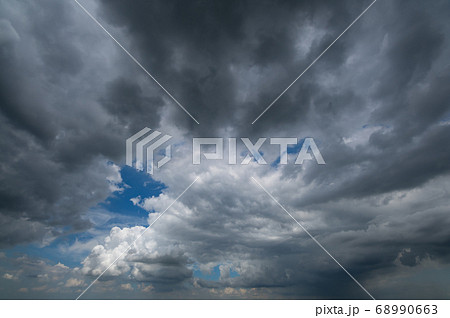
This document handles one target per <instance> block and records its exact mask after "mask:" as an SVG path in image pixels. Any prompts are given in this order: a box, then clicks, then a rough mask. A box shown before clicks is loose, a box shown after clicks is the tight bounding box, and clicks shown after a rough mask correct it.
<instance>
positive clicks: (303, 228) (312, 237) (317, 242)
mask: <svg viewBox="0 0 450 318" xmlns="http://www.w3.org/2000/svg"><path fill="white" fill-rule="evenodd" d="M252 179H253V181H254V182H255V183H256V184H257V185H259V186H260V187H261V189H263V190H264V192H265V193H267V195H268V196H269V197H271V198H272V200H273V201H275V203H276V204H278V206H279V207H280V208H282V209H283V211H284V212H286V213H287V214H288V215H289V216H290V217H291V218H292V219H293V220H294V221H295V223H297V224H298V225H299V226H300V227H301V228H302V230H303V231H305V233H306V234H308V235H309V237H310V238H311V239H312V240H313V241H314V242H315V243H316V244H317V245H318V246H319V247H320V248H321V249H322V250H323V251H324V252H325V253H327V254H328V256H330V257H331V258H332V259H333V261H335V262H336V264H338V265H339V266H340V267H341V268H342V269H343V270H344V272H346V273H347V275H348V276H350V278H351V279H353V281H354V282H355V283H356V284H358V286H359V287H361V288H362V290H364V291H365V292H366V294H367V295H369V296H370V298H372V299H373V300H375V298H374V297H373V296H372V295H371V294H370V293H369V292H368V291H367V289H365V288H364V286H363V285H361V284H360V283H359V282H358V281H357V280H356V278H355V277H353V276H352V274H350V273H349V272H348V271H347V270H346V269H345V268H344V266H342V265H341V263H339V262H338V261H337V260H336V259H335V258H334V257H333V255H331V254H330V252H328V251H327V249H326V248H325V247H323V245H322V244H320V243H319V241H317V240H316V238H315V237H314V236H312V235H311V233H309V231H308V230H307V229H306V228H305V227H304V226H303V225H302V224H301V223H300V222H298V221H297V220H296V219H295V218H294V217H293V216H292V214H291V213H289V212H288V210H286V209H285V208H284V206H282V205H281V203H280V202H278V201H277V199H275V198H274V197H273V196H272V195H271V194H270V193H269V191H267V190H266V189H265V188H264V187H263V186H262V185H261V183H259V182H258V181H257V180H256V179H255V178H253V177H252Z"/></svg>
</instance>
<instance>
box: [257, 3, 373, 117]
mask: <svg viewBox="0 0 450 318" xmlns="http://www.w3.org/2000/svg"><path fill="white" fill-rule="evenodd" d="M376 1H377V0H374V1H373V2H372V3H371V4H370V5H369V6H368V7H367V8H366V10H364V11H363V12H362V13H361V14H360V15H359V16H358V17H357V18H356V19H355V20H354V21H353V22H352V23H350V25H349V26H348V27H347V28H346V29H345V30H344V31H343V32H342V33H341V34H340V35H339V36H338V37H337V38H336V40H334V41H333V42H332V43H331V44H330V45H328V47H327V48H326V49H325V50H324V51H323V52H322V53H320V55H319V56H318V57H317V58H316V59H315V60H314V61H312V63H311V64H309V66H308V67H307V68H306V69H305V70H304V71H303V72H302V73H301V74H300V75H299V76H298V77H297V78H296V79H295V80H294V81H293V82H292V83H291V85H289V86H288V87H287V88H286V89H285V90H284V91H283V92H282V93H281V94H280V95H278V97H277V98H275V100H274V101H273V102H271V103H270V105H269V106H267V107H266V109H264V111H263V112H262V113H261V114H260V115H259V116H258V117H256V119H255V120H254V121H253V122H252V125H253V124H254V123H256V121H257V120H258V119H259V118H260V117H261V116H262V115H264V113H265V112H266V111H268V110H269V108H270V107H272V105H273V104H275V103H276V101H277V100H278V99H280V97H281V96H283V95H284V93H286V92H287V90H288V89H289V88H291V86H292V85H294V84H295V82H297V80H298V79H299V78H300V77H302V76H303V74H305V73H306V71H307V70H309V68H310V67H311V66H313V65H314V63H316V62H317V61H318V60H319V59H320V58H321V57H322V55H324V54H325V52H326V51H328V49H329V48H330V47H332V46H333V44H334V43H336V41H337V40H339V38H340V37H341V36H342V35H344V33H345V32H347V30H348V29H350V28H351V27H352V25H353V24H355V22H356V21H358V20H359V18H361V17H362V16H363V14H364V13H366V12H367V10H369V8H370V7H371V6H372V5H373V4H374V3H375V2H376Z"/></svg>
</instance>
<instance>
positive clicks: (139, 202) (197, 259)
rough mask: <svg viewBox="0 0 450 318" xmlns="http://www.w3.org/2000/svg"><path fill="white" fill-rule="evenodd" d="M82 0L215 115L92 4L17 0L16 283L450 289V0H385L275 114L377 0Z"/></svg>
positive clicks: (154, 294) (2, 219) (24, 292)
mask: <svg viewBox="0 0 450 318" xmlns="http://www.w3.org/2000/svg"><path fill="white" fill-rule="evenodd" d="M79 2H80V4H82V5H83V6H85V8H86V9H87V10H88V11H89V12H90V13H91V14H92V16H93V17H95V18H96V19H98V21H99V23H101V25H102V26H103V27H104V28H105V29H106V30H108V32H110V34H111V35H112V36H114V38H115V39H116V40H117V41H118V42H119V43H120V44H121V45H122V46H123V47H124V48H126V49H127V50H128V51H129V52H130V53H131V54H132V55H133V56H134V57H135V59H136V60H137V61H139V62H140V63H141V65H142V66H143V67H144V68H145V69H146V70H148V72H150V73H151V74H152V76H154V78H155V79H156V80H157V81H158V82H159V83H160V84H161V85H162V86H163V87H164V88H165V89H167V91H168V92H170V94H171V95H172V96H173V97H174V98H175V99H176V100H177V101H178V102H179V103H180V104H181V105H183V107H185V108H186V110H187V111H188V112H189V113H190V114H191V115H192V116H193V117H194V118H195V119H196V120H197V121H198V123H196V122H195V121H194V120H193V119H192V118H191V117H190V116H188V114H187V113H186V112H184V111H183V110H182V109H181V108H180V107H179V105H177V103H176V102H175V101H174V100H173V99H172V98H171V97H170V96H169V95H168V94H167V93H166V92H165V91H164V90H163V89H162V88H161V87H160V86H158V84H157V83H156V82H155V81H154V80H152V79H151V78H150V77H149V76H148V75H147V74H146V73H145V72H144V71H143V69H142V68H141V67H139V66H138V65H137V64H136V63H135V62H134V61H133V60H132V59H131V58H130V56H128V55H127V54H126V53H125V52H124V50H122V49H121V48H120V47H119V45H117V43H115V42H114V41H113V40H112V39H111V37H109V36H108V34H106V33H105V32H104V30H102V29H101V27H100V26H99V25H97V24H96V23H95V22H94V21H93V20H92V19H91V18H90V17H89V16H88V15H87V14H86V13H85V12H84V11H83V10H82V9H81V8H80V6H79V5H78V4H77V3H76V2H75V1H73V0H65V1H58V0H42V1H36V0H23V1H7V0H0V8H1V9H0V68H1V70H2V71H1V73H0V149H1V151H0V298H1V299H75V298H77V297H78V296H79V295H80V294H81V293H82V292H84V291H85V293H84V294H83V295H82V297H81V299H370V295H369V294H368V293H367V292H366V291H368V292H369V293H370V294H371V295H373V297H374V298H376V299H433V298H434V299H448V298H450V287H449V286H450V284H449V283H450V281H449V277H450V218H449V213H450V208H449V207H450V195H449V192H450V177H449V171H450V143H449V142H448V140H449V139H450V98H449V97H450V94H449V90H448V87H449V85H450V64H449V61H448V56H450V37H449V34H450V33H449V31H450V21H449V19H448V14H447V12H448V11H449V10H450V3H449V2H448V1H433V2H432V3H426V2H424V1H406V0H394V1H387V0H378V1H376V2H375V3H374V4H373V5H372V6H371V7H370V9H369V10H367V12H366V13H365V14H364V15H363V16H362V17H361V18H360V19H359V20H358V21H357V22H355V23H354V25H352V27H351V28H349V29H348V31H346V32H345V33H344V34H343V35H342V36H341V37H340V38H339V39H338V40H337V41H336V42H335V43H334V44H333V45H332V46H331V47H330V48H329V49H328V50H327V51H326V52H325V53H324V54H323V55H322V56H321V58H320V59H319V60H317V61H316V62H315V63H314V64H313V65H312V66H311V68H309V69H308V70H307V72H305V73H304V75H302V77H301V78H299V79H298V81H296V82H295V83H294V84H293V85H292V86H291V87H290V88H289V90H288V91H286V93H285V94H283V95H282V96H281V97H280V98H279V99H278V100H277V101H276V102H275V103H274V104H273V106H272V107H271V108H270V109H269V110H268V111H267V112H265V113H264V114H263V115H262V116H261V117H260V118H259V119H258V120H257V121H256V122H254V120H255V119H256V118H257V117H258V116H259V115H260V114H261V113H262V112H263V111H264V109H266V107H267V106H268V105H269V104H270V103H271V102H272V101H274V99H275V98H277V96H279V95H280V93H281V92H283V91H284V90H285V89H286V88H287V87H288V86H289V85H290V84H291V83H292V82H293V81H294V80H295V79H296V78H297V77H298V76H299V75H300V74H301V73H302V72H303V71H304V70H305V69H306V68H307V67H308V66H309V65H311V63H312V62H313V61H314V60H315V59H316V58H317V57H318V56H319V55H320V54H321V53H322V52H323V51H324V50H325V49H326V48H327V47H328V46H329V45H330V44H331V43H332V42H333V41H334V40H335V39H336V38H337V37H338V36H339V35H340V34H341V33H342V32H343V31H344V30H345V29H346V28H347V27H348V26H349V25H350V24H351V23H352V22H353V21H354V20H355V19H356V18H357V17H358V16H359V15H360V14H361V13H362V12H363V11H364V10H365V9H366V8H367V7H368V6H369V5H370V4H371V2H372V1H365V0H363V1H355V0H345V1H200V0H199V1H144V0H139V1H133V2H125V1H120V0H108V1H106V0H94V1H85V0H84V1H82V0H79ZM252 122H254V123H253V124H252ZM145 127H149V128H151V129H152V130H158V131H160V132H161V133H163V134H168V135H170V136H172V139H171V140H170V142H169V143H170V144H171V147H172V148H171V149H172V159H171V160H170V161H169V162H168V163H167V164H165V165H164V166H163V167H161V168H160V169H155V172H154V174H153V175H150V174H147V173H145V172H142V171H137V170H136V169H134V168H133V167H128V166H126V165H125V155H126V153H125V141H126V139H127V138H129V137H130V136H132V135H133V134H135V133H137V132H138V131H140V130H141V129H143V128H145ZM202 137H204V138H206V137H208V138H224V147H225V153H226V154H227V151H228V138H236V139H237V147H238V150H237V154H238V160H237V163H238V164H236V165H230V164H229V163H228V162H227V160H225V159H224V160H206V159H205V157H202V161H201V163H200V164H199V165H194V164H193V161H192V159H193V158H192V153H193V150H192V140H193V138H202ZM277 137H278V138H280V137H291V138H297V140H298V144H297V145H292V147H290V148H289V150H288V164H287V165H282V164H280V158H279V156H280V153H279V151H280V150H279V147H278V146H276V145H271V144H270V142H269V140H270V138H277ZM240 138H249V139H250V140H251V141H252V142H253V143H256V141H257V140H258V138H267V140H266V142H265V143H264V144H263V146H262V147H261V149H260V151H261V153H262V154H263V156H264V159H265V160H266V161H267V164H266V165H260V164H258V163H257V162H256V161H255V160H252V161H251V162H250V163H249V164H244V165H243V164H241V162H242V160H243V159H244V158H245V157H246V156H247V154H249V152H248V149H246V148H245V146H244V144H243V142H242V141H241V139H240ZM305 138H313V139H314V141H315V143H316V144H317V147H318V149H319V150H320V153H321V154H322V156H323V158H324V161H325V162H326V164H325V165H320V164H318V163H317V161H316V160H306V161H305V162H304V163H303V164H302V165H296V164H294V162H295V159H296V156H297V154H298V151H299V150H300V148H301V146H302V143H303V141H304V140H305ZM207 151H208V150H207ZM209 151H211V149H210V150H209ZM250 158H252V157H250ZM313 159H314V158H313ZM196 178H198V179H196ZM195 180H197V181H195ZM254 180H256V181H257V182H255V181H254ZM194 181H195V182H194ZM192 182H194V184H192ZM258 183H259V184H260V185H261V186H260V185H258ZM191 184H192V186H190V187H189V189H187V188H188V186H189V185H191ZM263 188H264V189H265V190H266V191H267V192H268V193H270V194H271V195H272V196H273V197H274V198H275V199H276V200H277V201H278V202H279V203H280V204H281V205H282V206H283V207H284V208H285V209H286V211H288V212H289V213H290V214H291V215H292V217H293V218H295V219H296V220H297V221H298V222H299V223H300V224H301V225H302V226H304V228H305V229H306V230H307V231H308V232H309V233H310V234H311V235H312V236H313V237H314V238H315V239H316V240H317V242H320V244H322V246H323V247H324V248H325V249H326V250H327V251H329V253H330V254H331V255H332V256H333V257H334V258H335V259H336V260H337V261H339V263H340V264H341V265H342V266H343V267H344V268H345V269H346V270H347V271H348V272H349V273H350V274H351V275H352V276H353V277H354V278H355V280H357V281H358V282H359V283H360V284H361V285H362V286H363V287H364V288H365V289H366V291H365V290H364V289H363V288H361V287H360V286H359V285H358V284H357V283H356V282H355V281H354V280H353V279H352V278H351V277H350V276H349V275H347V273H346V272H345V271H344V270H343V269H342V268H341V267H340V266H339V265H338V264H337V263H336V262H335V261H334V260H333V259H332V258H331V257H330V256H329V255H327V254H326V253H325V252H324V250H322V249H321V248H320V246H318V244H317V243H316V242H315V241H313V240H312V239H311V237H310V236H309V235H308V233H306V232H305V231H304V230H303V229H302V228H301V227H300V226H299V225H298V224H297V223H296V222H295V221H294V220H293V218H291V217H290V216H289V215H288V214H287V213H286V212H285V211H284V210H283V209H282V208H281V207H280V206H279V205H278V204H277V203H276V202H274V200H272V198H271V197H270V196H269V195H268V194H267V193H266V192H265V191H264V189H263ZM186 189H187V190H186ZM185 190H186V192H185V193H184V194H183V195H182V196H181V197H179V195H180V194H182V193H183V191H185ZM178 197H179V198H178ZM177 198H178V199H177ZM169 206H170V208H169V209H167V208H168V207H169ZM153 222H154V223H153ZM152 223H153V224H152ZM149 224H152V226H151V227H150V228H148V226H149ZM144 231H145V233H144ZM141 235H142V236H141ZM130 244H131V246H130ZM127 248H128V250H127ZM122 253H123V254H122ZM119 256H120V257H119ZM116 258H118V259H117V261H116V262H115V263H114V264H113V265H111V264H112V263H113V261H114V260H115V259H116ZM110 265H111V266H110ZM108 266H110V267H109V268H108ZM106 268H108V270H107V271H106V272H104V273H103V275H102V276H101V277H100V278H99V279H98V280H96V279H97V278H98V277H99V275H100V274H102V272H103V271H104V270H105V269H106ZM95 280H96V281H95ZM94 281H95V283H94V284H93V285H92V286H91V287H89V286H90V284H91V283H92V282H94ZM88 287H89V288H88ZM87 288H88V289H87ZM86 289H87V290H86Z"/></svg>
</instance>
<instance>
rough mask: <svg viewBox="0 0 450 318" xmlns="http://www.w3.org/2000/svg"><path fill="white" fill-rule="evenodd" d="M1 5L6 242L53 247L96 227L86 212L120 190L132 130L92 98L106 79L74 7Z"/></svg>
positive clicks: (0, 207) (1, 210) (0, 214)
mask: <svg viewBox="0 0 450 318" xmlns="http://www.w3.org/2000/svg"><path fill="white" fill-rule="evenodd" d="M1 6H2V8H3V9H2V13H1V14H0V19H1V21H2V27H1V38H2V42H1V43H0V45H1V57H2V58H1V60H0V66H1V69H2V74H1V76H0V84H1V90H0V107H1V112H0V122H1V126H0V127H1V128H0V134H1V139H0V143H1V149H2V151H1V154H0V161H1V166H0V170H1V177H0V178H1V185H0V198H1V201H0V219H1V221H0V223H1V230H0V232H1V240H0V245H1V247H8V246H12V245H15V244H20V243H27V242H35V241H38V242H39V241H40V242H44V243H48V242H49V241H51V240H52V239H53V238H54V237H56V236H58V235H61V234H67V233H70V232H73V231H80V230H83V229H87V228H89V227H90V222H89V221H87V219H86V218H85V217H84V216H83V215H84V214H85V213H86V212H87V210H88V209H89V208H90V207H92V206H93V205H95V204H97V203H98V202H100V201H101V200H102V199H104V198H105V197H106V196H107V195H108V194H109V193H110V191H109V189H108V182H107V181H106V179H105V178H106V177H107V176H108V175H111V174H113V172H112V170H111V167H108V166H107V165H106V162H107V161H108V160H114V159H117V158H119V157H120V155H121V152H120V150H119V147H120V141H118V139H117V137H118V136H119V138H120V134H121V133H122V132H121V130H122V128H121V127H120V126H118V125H117V124H113V121H112V119H110V118H108V116H106V115H105V114H103V113H102V111H101V108H100V107H97V106H96V105H95V104H94V103H95V100H92V99H91V98H92V96H89V97H87V95H89V94H91V93H90V92H87V91H86V90H85V88H86V87H89V88H90V89H95V87H97V89H98V90H103V89H104V88H105V83H102V84H97V80H98V79H95V77H92V76H89V75H87V74H86V72H89V69H90V68H91V67H92V61H91V60H90V59H89V58H87V57H86V56H85V53H83V51H82V46H81V45H80V30H79V25H77V24H78V22H77V20H76V16H74V10H73V9H74V7H73V6H72V5H70V4H69V5H68V4H67V3H63V2H59V1H42V2H39V3H37V2H34V1H27V2H21V3H11V2H2V4H1ZM24 17H27V18H26V19H25V18H24ZM75 25H76V26H75ZM77 28H78V29H77ZM83 41H89V38H88V37H86V36H85V37H83ZM97 65H100V64H97ZM86 76H88V80H92V81H93V82H91V83H86V82H85V81H84V80H83V77H86ZM83 96H85V98H83ZM97 96H98V95H97ZM97 98H98V97H97ZM118 155H119V156H118Z"/></svg>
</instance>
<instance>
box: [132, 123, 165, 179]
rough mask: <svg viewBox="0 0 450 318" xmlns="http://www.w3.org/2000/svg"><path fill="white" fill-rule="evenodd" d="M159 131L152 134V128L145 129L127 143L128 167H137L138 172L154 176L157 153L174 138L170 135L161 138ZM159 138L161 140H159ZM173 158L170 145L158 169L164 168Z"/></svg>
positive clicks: (158, 163)
mask: <svg viewBox="0 0 450 318" xmlns="http://www.w3.org/2000/svg"><path fill="white" fill-rule="evenodd" d="M160 135H161V133H160V132H159V131H156V130H154V131H153V132H151V129H150V128H147V127H145V128H144V129H142V130H141V131H139V132H138V133H136V134H134V135H133V136H131V137H130V138H128V139H127V141H126V165H127V166H130V167H133V166H134V167H135V168H136V170H139V171H144V167H146V168H147V169H146V171H147V173H149V174H153V168H154V164H153V161H154V158H155V151H156V150H157V149H158V148H159V147H160V146H162V145H163V144H164V143H165V142H167V141H168V140H169V139H171V138H172V136H169V135H163V136H161V137H160ZM158 137H159V138H158ZM171 158H172V147H171V145H168V146H167V147H166V149H165V152H164V156H163V158H162V159H160V160H158V162H157V163H156V167H157V168H158V169H159V168H161V167H162V166H164V165H165V164H166V163H167V162H169V161H170V159H171Z"/></svg>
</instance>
